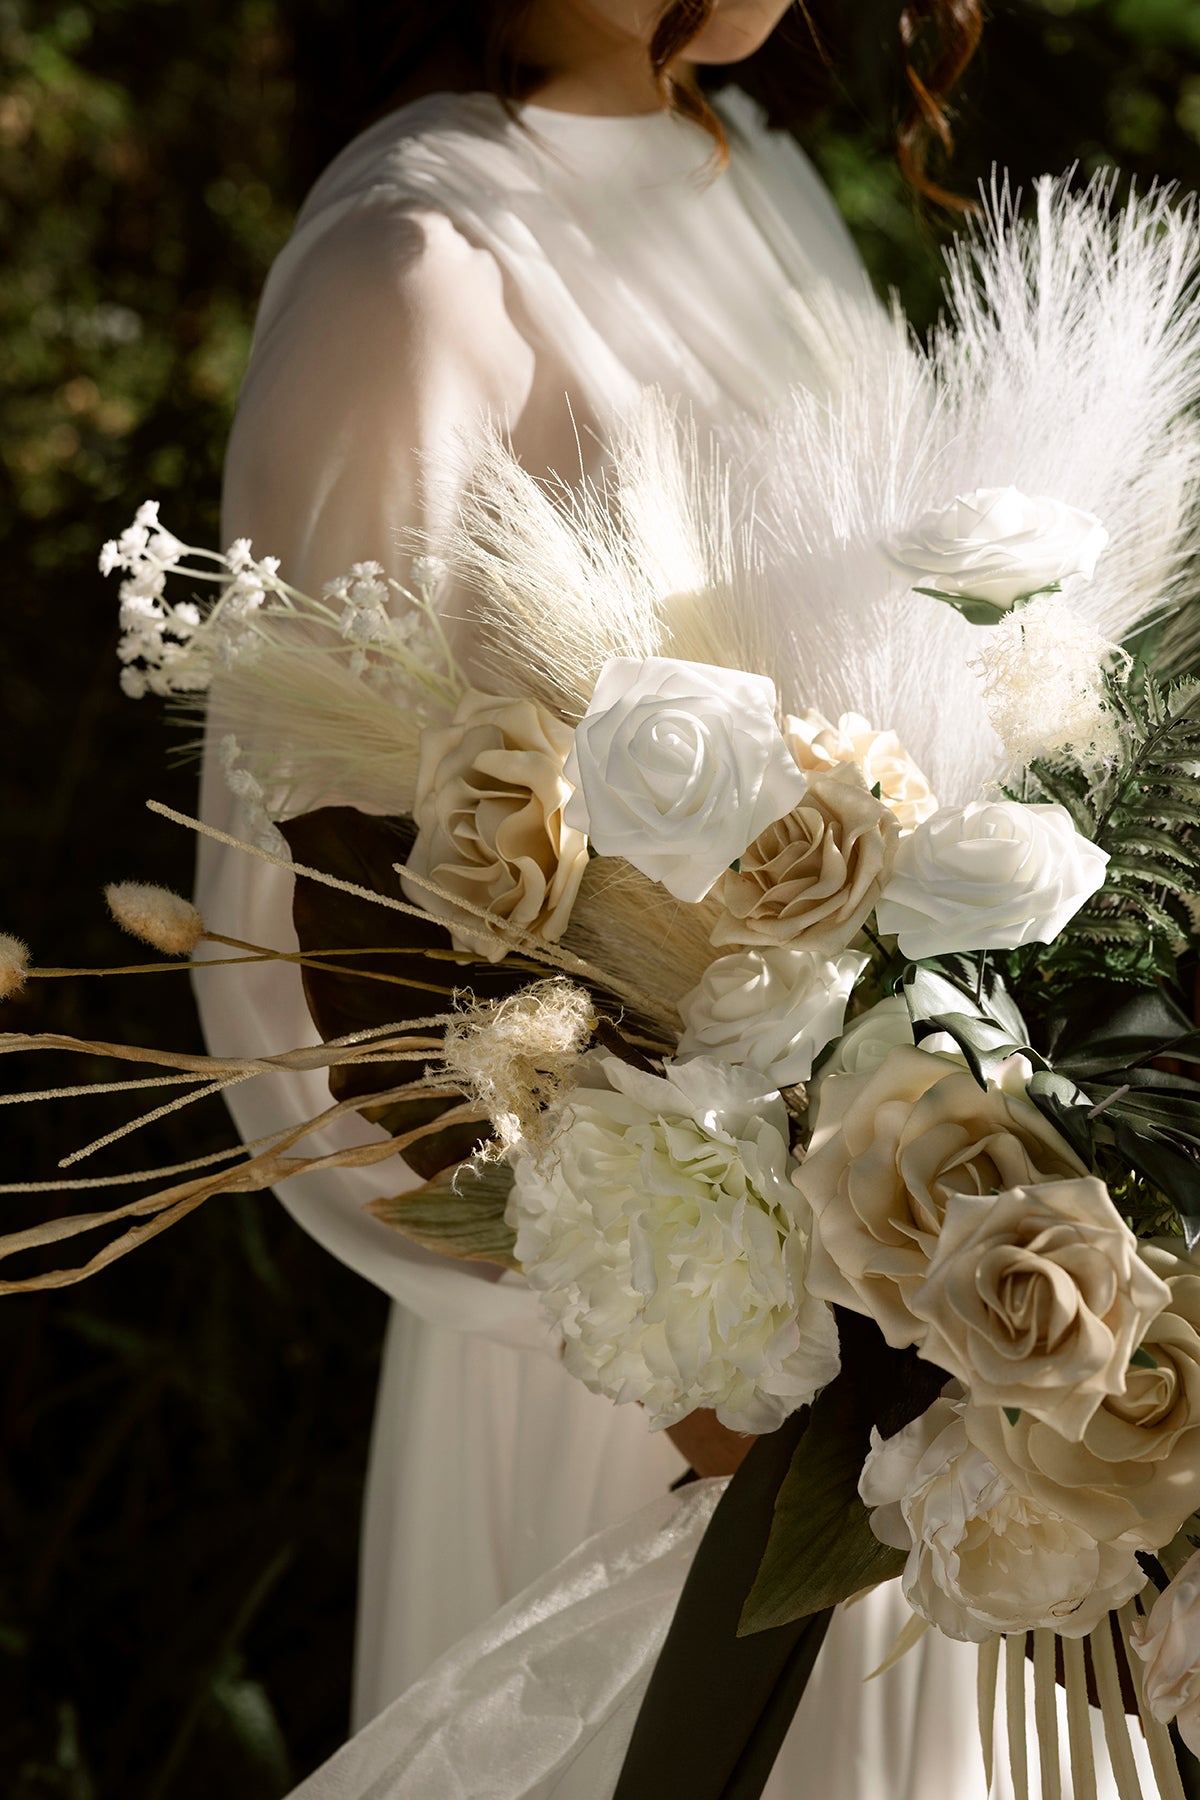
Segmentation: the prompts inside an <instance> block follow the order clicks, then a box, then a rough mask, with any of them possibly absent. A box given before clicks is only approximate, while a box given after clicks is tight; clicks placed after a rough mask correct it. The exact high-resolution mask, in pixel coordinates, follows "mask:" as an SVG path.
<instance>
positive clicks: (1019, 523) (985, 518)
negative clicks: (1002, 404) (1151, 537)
mask: <svg viewBox="0 0 1200 1800" xmlns="http://www.w3.org/2000/svg"><path fill="white" fill-rule="evenodd" d="M1107 543H1108V533H1107V531H1106V530H1105V529H1104V526H1103V525H1102V524H1101V523H1100V521H1099V519H1097V518H1096V517H1095V515H1094V514H1093V513H1089V512H1081V511H1080V510H1079V508H1078V507H1074V506H1067V505H1066V504H1065V503H1064V502H1063V501H1061V500H1053V499H1050V498H1048V497H1046V496H1044V495H1043V496H1040V497H1037V498H1030V497H1029V496H1028V495H1027V494H1022V493H1021V492H1020V491H1019V490H1018V489H1017V488H1015V487H1002V488H976V489H975V490H974V492H972V493H969V494H959V495H957V496H956V497H955V499H953V500H952V501H951V502H950V504H949V505H948V506H943V507H935V508H934V509H933V510H932V511H930V512H927V513H925V514H924V515H923V517H921V518H920V519H918V520H917V522H916V524H915V525H914V526H913V527H912V529H911V530H910V531H907V532H905V533H903V534H902V535H901V536H899V537H897V538H894V539H893V540H892V542H891V543H890V544H888V545H886V546H885V555H886V556H887V558H888V561H889V562H890V563H891V564H892V565H893V567H894V568H896V569H898V570H899V571H900V573H901V574H902V575H905V576H907V578H908V580H909V581H910V582H911V583H912V585H913V586H914V587H925V588H932V589H935V590H936V591H937V592H938V593H939V594H944V595H946V596H947V597H951V598H961V599H964V600H976V601H981V602H983V603H985V607H988V608H990V609H992V611H993V612H994V615H995V617H996V618H999V617H1000V615H1001V614H1002V613H1004V612H1006V611H1007V610H1008V609H1009V607H1011V606H1012V604H1013V603H1014V601H1017V600H1022V599H1025V598H1027V596H1028V595H1030V594H1036V593H1040V592H1042V591H1044V590H1045V589H1046V588H1049V587H1056V586H1057V585H1058V584H1059V583H1060V582H1063V581H1066V580H1068V579H1069V578H1070V577H1071V576H1073V575H1080V576H1084V577H1085V578H1087V579H1089V580H1090V579H1091V577H1092V575H1093V574H1094V573H1095V568H1096V563H1097V561H1098V559H1099V556H1100V553H1101V551H1102V550H1103V549H1104V547H1105V545H1106V544H1107Z"/></svg>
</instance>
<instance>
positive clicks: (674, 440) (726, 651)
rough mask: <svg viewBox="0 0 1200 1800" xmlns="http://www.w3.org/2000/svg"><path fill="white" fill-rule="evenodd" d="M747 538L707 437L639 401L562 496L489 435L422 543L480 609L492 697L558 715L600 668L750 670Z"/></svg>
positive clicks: (580, 705)
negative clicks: (427, 542)
mask: <svg viewBox="0 0 1200 1800" xmlns="http://www.w3.org/2000/svg"><path fill="white" fill-rule="evenodd" d="M749 541H750V540H749V532H748V529H747V525H746V521H745V519H744V518H742V517H740V516H738V515H736V514H735V510H734V507H733V504H732V501H731V496H730V483H729V478H728V475H727V472H726V471H725V470H724V468H723V466H722V463H721V459H720V457H719V455H718V452H717V449H716V447H715V445H714V443H713V441H712V440H711V439H710V438H709V437H707V436H703V435H702V434H701V433H699V432H698V431H697V430H696V428H695V427H694V426H693V425H691V424H690V423H688V422H686V421H685V420H684V419H683V418H682V417H681V416H680V415H679V413H678V411H677V409H675V408H674V407H672V406H671V405H669V404H668V403H667V402H666V401H665V400H664V398H663V397H662V395H661V394H658V393H655V392H650V393H648V394H646V395H645V396H643V398H642V400H641V402H640V403H639V405H638V407H637V408H636V409H635V410H634V412H633V413H632V414H631V416H630V417H629V419H628V420H627V422H626V424H625V425H624V427H623V428H622V429H621V430H620V431H619V432H618V433H617V435H616V437H615V440H614V443H613V447H612V456H611V464H610V466H609V468H608V469H607V471H606V472H605V474H603V475H602V476H601V477H600V478H598V479H597V480H583V481H581V482H580V484H579V485H578V486H575V487H572V486H570V485H569V484H568V483H567V482H566V481H565V480H560V479H551V480H536V479H535V478H534V477H533V476H531V475H530V474H529V473H528V471H526V470H525V469H523V468H522V467H521V465H520V463H519V462H517V460H516V459H515V457H514V456H513V455H512V453H511V451H510V450H509V449H508V447H507V445H506V444H505V443H504V442H503V440H502V439H501V438H500V437H499V436H498V435H493V436H491V437H490V438H488V439H487V440H486V441H485V442H484V443H483V444H482V446H481V447H480V449H479V451H478V454H477V455H476V458H475V461H474V463H473V466H472V471H471V479H470V483H469V485H468V487H467V488H466V490H465V493H464V495H463V498H462V500H461V501H460V504H459V508H458V514H457V519H456V521H455V522H454V523H453V524H452V525H451V526H450V527H449V529H448V531H447V532H446V533H445V534H444V535H443V536H439V538H438V541H437V546H436V547H437V550H438V553H439V555H440V556H441V557H442V558H443V559H444V561H445V562H446V564H447V566H448V568H449V570H450V572H451V576H452V578H453V581H454V584H455V585H456V586H458V587H460V588H462V589H465V590H467V591H469V592H473V593H475V594H476V595H477V596H478V597H479V602H480V610H481V632H482V635H483V638H484V641H485V643H486V645H487V660H488V666H489V671H490V678H491V685H494V686H495V687H496V688H497V690H498V691H504V692H512V693H518V694H524V695H529V696H531V697H532V698H534V699H536V700H538V701H540V702H541V703H542V704H543V705H547V706H549V707H551V708H553V709H555V710H557V711H559V712H560V713H562V714H563V715H564V716H565V717H566V718H568V719H571V718H577V717H578V716H579V715H580V714H582V713H583V712H584V711H585V710H586V708H587V705H588V702H589V700H590V699H591V695H592V690H593V688H594V687H595V683H596V677H597V675H598V674H599V672H600V670H601V668H602V667H603V666H604V664H605V663H606V662H607V661H608V660H609V659H610V658H611V657H614V656H627V657H631V658H633V659H635V660H638V661H640V660H642V659H644V658H646V657H649V656H661V655H672V656H677V657H681V658H684V659H685V660H689V661H697V662H711V663H716V664H718V665H721V666H725V667H736V668H754V667H757V666H758V663H757V660H756V652H757V649H758V645H757V644H756V643H755V641H754V640H753V639H748V638H747V635H746V632H745V630H744V621H745V620H746V619H747V617H749V616H751V614H752V611H753V609H752V608H749V607H748V606H747V605H746V604H745V603H744V602H745V592H744V590H745V588H746V586H747V584H748V583H750V582H752V580H753V576H754V566H755V565H754V558H753V556H752V554H751V551H750V547H749ZM410 547H413V548H418V547H420V546H419V545H418V544H417V542H416V541H415V540H414V542H413V544H412V545H411V546H410Z"/></svg>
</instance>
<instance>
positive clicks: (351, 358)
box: [195, 194, 549, 1347]
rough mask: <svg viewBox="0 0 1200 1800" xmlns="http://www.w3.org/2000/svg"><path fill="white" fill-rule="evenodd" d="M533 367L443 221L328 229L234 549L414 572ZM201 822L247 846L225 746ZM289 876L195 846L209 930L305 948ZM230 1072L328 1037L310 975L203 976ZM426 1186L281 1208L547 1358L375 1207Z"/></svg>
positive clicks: (347, 1134) (350, 211)
mask: <svg viewBox="0 0 1200 1800" xmlns="http://www.w3.org/2000/svg"><path fill="white" fill-rule="evenodd" d="M534 376H535V357H534V353H533V351H532V349H531V348H530V345H529V343H528V341H527V339H526V337H524V336H523V335H522V333H521V331H520V330H519V329H518V328H517V326H516V325H515V324H514V322H513V320H512V318H511V317H510V314H509V310H508V307H507V305H506V299H505V294H504V289H503V282H502V278H501V275H500V271H499V269H498V267H497V265H496V263H495V261H494V259H493V258H492V257H491V256H490V255H489V254H488V253H487V252H486V251H483V250H480V249H478V248H476V247H475V246H474V245H472V244H471V243H469V242H468V241H467V240H466V239H465V238H464V237H463V236H462V235H460V233H459V232H458V231H456V229H455V227H454V226H453V224H452V223H451V222H450V221H449V219H447V218H446V217H444V216H443V215H440V214H437V213H434V212H414V211H413V210H412V209H411V208H406V207H404V206H403V205H400V204H398V203H397V202H396V201H395V199H394V198H392V197H390V196H388V195H386V194H379V195H369V196H367V197H365V198H364V199H360V200H358V201H357V202H355V203H354V204H352V205H350V206H349V207H343V208H342V209H340V210H339V211H338V213H337V216H336V217H335V218H334V219H333V220H332V221H330V220H328V219H324V218H321V217H318V219H317V220H316V221H315V222H314V223H313V224H310V225H309V226H307V227H306V228H303V229H302V230H301V231H300V232H299V233H298V235H297V237H296V238H294V239H293V241H292V244H291V245H290V246H289V247H288V249H287V250H286V251H285V252H284V255H283V256H282V257H281V258H280V261H279V262H278V263H277V264H276V267H275V269H274V270H273V272H272V276H271V279H270V281H269V282H268V284H267V288H266V291H265V293H264V296H263V304H262V308H261V311H260V315H259V320H258V324H257V326H256V332H255V343H254V349H253V353H252V357H251V362H250V368H249V371H248V374H247V377H246V381H245V384H244V387H243V390H242V394H241V397H240V400H239V407H238V414H237V419H236V422H235V425H234V430H233V434H232V438H231V441H230V446H229V453H228V459H227V464H226V476H225V491H224V498H223V518H222V531H223V537H224V541H225V542H227V543H228V542H230V541H231V540H232V539H234V538H236V537H248V538H250V539H251V540H252V541H253V544H254V548H255V552H256V554H258V555H264V554H269V555H274V556H278V557H279V558H280V559H281V564H282V569H283V573H284V574H285V576H286V577H287V578H288V579H289V580H290V581H291V582H293V583H294V584H295V585H296V586H298V587H300V588H302V589H304V590H305V591H307V592H309V593H313V594H317V593H319V592H320V590H321V587H322V586H323V584H324V583H325V582H326V581H328V580H330V579H331V578H332V577H334V576H335V575H338V574H341V573H344V571H345V570H346V569H347V568H348V567H349V566H350V564H351V563H353V562H361V561H367V560H375V561H378V562H380V563H382V564H383V565H384V567H385V568H386V569H388V571H389V572H394V573H399V572H400V560H401V559H400V552H399V550H398V548H397V543H396V535H397V530H398V528H400V527H406V526H412V525H421V526H424V527H426V528H430V529H434V530H436V526H437V519H436V518H435V517H433V516H431V511H432V510H435V509H436V508H437V507H438V506H444V505H445V504H447V503H448V502H449V501H451V500H452V498H453V495H452V492H451V491H450V489H449V488H448V487H447V485H446V483H445V482H441V483H440V484H439V485H438V486H437V487H436V489H433V490H429V491H431V492H433V493H435V494H436V496H437V498H436V499H432V500H431V499H430V498H429V497H428V492H427V489H426V486H425V484H424V483H423V481H422V470H423V467H424V466H426V465H427V464H428V463H429V462H430V461H431V460H432V459H433V458H434V457H435V456H436V454H437V453H438V451H439V449H441V450H442V451H444V450H445V449H446V447H447V446H448V445H449V444H451V443H452V442H453V441H454V440H455V438H456V437H461V435H462V434H463V433H464V432H469V431H470V430H471V429H472V427H473V426H475V425H476V424H477V423H479V422H482V421H483V420H484V419H485V418H490V419H492V420H494V421H499V422H501V423H502V424H511V423H513V422H514V421H515V420H516V419H517V418H518V417H519V416H520V414H521V411H522V409H523V408H524V407H525V406H526V404H527V402H528V399H529V395H530V393H531V391H532V388H533V385H534ZM200 804H201V814H202V816H203V818H204V819H205V821H206V822H208V823H210V824H213V825H216V826H218V827H219V828H222V829H224V830H227V831H231V832H232V833H233V834H234V835H240V836H243V837H245V836H249V835H250V831H249V828H248V826H247V824H246V823H245V822H244V821H242V820H241V819H240V818H239V813H238V803H237V802H236V801H235V800H234V798H233V797H232V795H231V794H230V793H229V792H228V789H227V787H226V785H225V782H224V779H223V777H222V775H221V773H220V770H219V768H218V766H217V761H216V757H215V754H214V751H213V746H212V745H209V746H208V748H207V750H206V755H205V765H204V770H203V775H202V781H201V802H200ZM291 886H292V884H291V879H290V876H288V875H287V874H286V873H285V872H284V871H283V870H281V869H277V868H274V867H272V866H271V865H269V864H267V863H264V862H262V861H259V860H258V859H256V858H252V857H250V856H247V855H245V854H244V853H242V852H240V851H236V850H231V849H227V848H225V847H223V846H221V845H219V844H216V843H213V842H212V841H211V840H204V839H202V840H201V842H200V850H199V862H198V882H197V899H198V903H199V905H200V909H201V911H202V913H203V915H204V917H205V920H206V922H207V923H208V924H209V926H210V927H211V928H212V929H214V930H218V931H221V932H223V933H225V934H227V935H228V936H231V937H237V938H241V939H243V940H247V941H250V942H253V943H258V944H265V945H269V946H271V947H273V948H277V949H284V950H286V949H293V948H295V945H296V938H295V933H294V931H293V928H292V920H291ZM195 979H196V989H197V997H198V1004H199V1009H200V1016H201V1022H202V1024H203V1027H204V1033H205V1037H206V1039H207V1041H208V1044H209V1047H210V1049H211V1050H212V1051H213V1053H214V1054H221V1053H224V1054H229V1055H239V1056H259V1055H267V1054H270V1053H272V1052H278V1051H280V1050H284V1049H290V1048H294V1047H295V1046H297V1045H299V1044H302V1043H306V1044H307V1043H314V1042H316V1041H317V1039H316V1033H315V1030H314V1028H313V1026H312V1023H311V1020H310V1019H309V1016H308V1010H307V1007H306V1005H305V1002H304V998H303V993H302V990H301V985H300V978H299V972H298V970H297V969H296V968H295V966H294V965H284V964H278V963H275V964H271V963H267V964H261V965H253V964H252V965H249V966H245V965H243V966H240V967H238V968H237V969H236V970H233V969H229V970H223V969H217V968H213V969H209V970H203V969H201V970H199V971H198V972H197V975H196V978H195ZM329 1103H330V1101H329V1090H328V1085H327V1080H326V1077H325V1076H324V1075H323V1074H322V1073H321V1072H313V1073H304V1074H298V1073H291V1072H287V1073H281V1074H278V1075H265V1076H258V1077H256V1078H254V1079H253V1080H250V1081H248V1082H245V1083H244V1084H241V1085H239V1086H237V1087H235V1088H233V1089H231V1090H229V1105H230V1110H231V1112H232V1114H233V1117H234V1120H235V1122H236V1124H237V1126H238V1128H239V1130H240V1132H241V1134H242V1137H243V1139H244V1140H246V1141H247V1142H250V1141H253V1140H255V1139H257V1138H260V1137H264V1136H266V1135H267V1134H269V1133H271V1132H274V1131H279V1130H282V1129H285V1128H286V1127H288V1126H292V1125H295V1124H296V1123H297V1122H298V1121H299V1120H300V1119H303V1118H305V1117H312V1116H314V1115H315V1114H316V1113H318V1112H319V1111H321V1110H322V1109H323V1108H324V1107H327V1106H328V1105H329ZM376 1136H378V1132H377V1130H376V1128H375V1127H373V1126H371V1125H369V1124H367V1123H366V1122H365V1121H362V1120H359V1119H357V1118H351V1119H348V1120H345V1121H341V1122H339V1123H338V1124H337V1125H335V1126H331V1127H328V1128H325V1129H324V1130H322V1131H320V1132H313V1133H310V1134H309V1136H308V1137H307V1138H306V1139H304V1140H303V1141H302V1143H300V1144H299V1145H298V1149H299V1150H300V1151H302V1152H304V1153H305V1154H308V1155H319V1154H324V1153H327V1152H328V1151H330V1150H332V1149H334V1148H335V1147H338V1146H341V1145H345V1144H347V1143H352V1142H356V1141H357V1142H361V1141H363V1140H364V1139H367V1138H374V1137H376ZM411 1185H413V1178H412V1177H411V1175H409V1174H408V1173H407V1171H406V1170H405V1169H404V1168H403V1166H402V1165H401V1164H400V1162H399V1160H398V1159H397V1160H396V1161H394V1162H393V1161H389V1162H387V1163H384V1164H382V1165H379V1166H377V1167H374V1168H368V1169H332V1170H325V1171H319V1172H317V1173H313V1174H308V1175H299V1176H294V1177H293V1178H292V1179H291V1180H290V1181H288V1182H286V1183H285V1184H284V1185H283V1187H282V1188H281V1189H280V1198H281V1199H282V1200H283V1202H284V1204H285V1206H286V1207H287V1208H288V1210H289V1211H290V1212H291V1213H292V1215H293V1217H294V1218H296V1219H297V1220H298V1221H299V1223H300V1224H301V1225H303V1226H304V1228H305V1229H306V1230H308V1231H309V1232H311V1233H312V1235H313V1236H314V1237H315V1238H316V1239H317V1240H318V1242H319V1243H321V1244H323V1245H324V1247H325V1248H326V1249H328V1250H330V1251H331V1252H332V1253H333V1255H335V1256H337V1257H339V1258H340V1259H341V1260H342V1261H343V1262H344V1263H347V1264H348V1265H349V1266H350V1267H351V1268H352V1269H355V1270H356V1271H357V1272H358V1273H359V1274H360V1275H363V1276H365V1277H366V1278H367V1279H368V1280H370V1281H373V1282H374V1283H375V1284H376V1285H377V1286H379V1287H381V1288H383V1289H384V1290H385V1292H387V1293H388V1294H390V1295H391V1296H392V1297H393V1298H394V1299H397V1300H400V1301H401V1302H403V1304H404V1305H405V1306H407V1307H408V1308H410V1309H411V1310H412V1311H413V1312H415V1313H417V1314H418V1315H419V1316H421V1317H422V1318H425V1319H428V1320H431V1321H434V1322H436V1323H440V1324H443V1325H448V1326H451V1327H454V1328H457V1329H460V1330H463V1331H474V1332H482V1333H483V1334H485V1335H488V1336H493V1337H498V1338H501V1339H503V1340H504V1341H507V1342H509V1343H513V1342H517V1343H526V1344H531V1345H533V1344H540V1345H542V1346H545V1347H549V1334H548V1330H547V1328H546V1326H545V1325H544V1323H543V1322H542V1319H541V1315H540V1312H539V1309H538V1306H537V1302H536V1297H535V1296H534V1295H533V1294H532V1293H531V1292H530V1290H529V1289H528V1288H527V1287H526V1286H525V1285H524V1283H523V1282H522V1281H521V1280H520V1278H519V1277H516V1276H511V1275H506V1274H501V1273H500V1272H499V1271H497V1270H495V1269H492V1268H488V1267H486V1266H484V1265H481V1264H464V1263H454V1262H450V1261H448V1260H446V1259H444V1258H441V1257H438V1256H436V1255H433V1254H431V1253H429V1252H427V1251H423V1250H421V1249H420V1248H419V1247H417V1246H416V1245H413V1244H411V1243H409V1242H408V1241H407V1240H406V1239H405V1238H402V1237H401V1236H399V1235H398V1234H397V1233H396V1232H393V1231H391V1230H390V1229H389V1228H388V1227H387V1226H385V1225H382V1224H381V1223H379V1221H378V1220H376V1219H375V1218H373V1217H372V1216H371V1215H370V1214H368V1213H366V1212H365V1211H364V1210H363V1208H364V1205H365V1203H366V1202H367V1201H368V1200H370V1199H372V1198H375V1197H376V1196H378V1195H381V1194H386V1193H388V1192H394V1191H396V1190H397V1189H399V1188H402V1187H405V1186H411Z"/></svg>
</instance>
